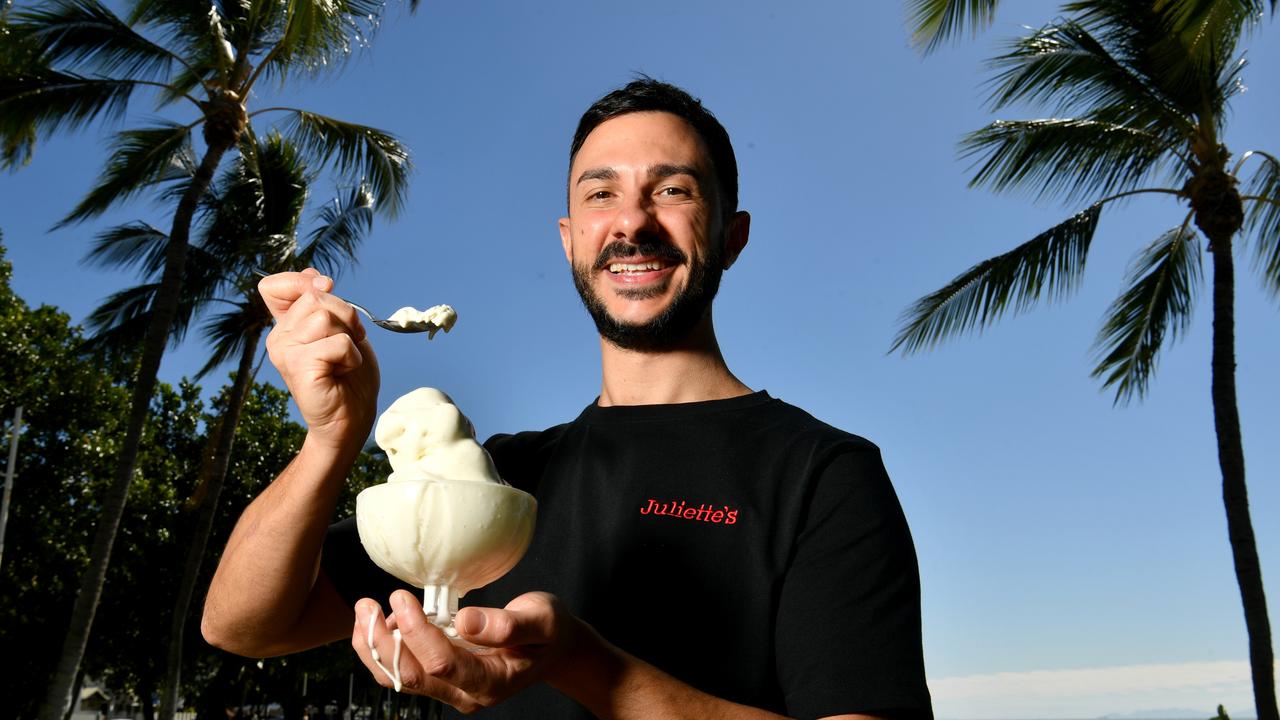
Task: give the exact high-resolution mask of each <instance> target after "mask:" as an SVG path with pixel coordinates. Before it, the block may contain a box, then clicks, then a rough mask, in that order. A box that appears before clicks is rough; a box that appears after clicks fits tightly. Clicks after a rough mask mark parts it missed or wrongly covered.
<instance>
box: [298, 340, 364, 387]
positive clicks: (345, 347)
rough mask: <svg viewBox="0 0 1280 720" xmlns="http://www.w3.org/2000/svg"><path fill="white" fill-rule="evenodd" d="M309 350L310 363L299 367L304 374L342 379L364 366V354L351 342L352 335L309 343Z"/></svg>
mask: <svg viewBox="0 0 1280 720" xmlns="http://www.w3.org/2000/svg"><path fill="white" fill-rule="evenodd" d="M307 349H308V351H309V353H308V360H309V362H308V363H304V366H303V367H299V371H300V372H302V373H304V374H305V373H307V372H311V373H315V374H316V375H319V376H324V375H332V376H334V377H341V376H343V375H346V374H347V373H349V372H351V371H353V370H355V369H357V368H359V367H360V366H361V365H363V364H364V353H362V352H360V348H359V347H358V346H357V345H356V344H355V343H354V342H352V341H351V336H350V335H330V336H329V337H326V338H321V339H319V340H316V341H315V342H312V343H309V344H308V347H307ZM305 365H309V367H306V366H305Z"/></svg>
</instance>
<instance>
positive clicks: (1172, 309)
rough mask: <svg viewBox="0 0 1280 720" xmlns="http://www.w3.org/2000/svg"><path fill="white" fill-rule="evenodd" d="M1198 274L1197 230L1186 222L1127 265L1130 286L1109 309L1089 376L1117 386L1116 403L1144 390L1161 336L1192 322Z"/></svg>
mask: <svg viewBox="0 0 1280 720" xmlns="http://www.w3.org/2000/svg"><path fill="white" fill-rule="evenodd" d="M1189 219H1190V218H1189V217H1188V220H1189ZM1200 279H1201V268H1200V253H1199V250H1198V245H1197V244H1196V233H1195V231H1193V230H1189V229H1188V228H1187V225H1186V224H1185V223H1184V224H1183V225H1182V226H1181V227H1176V228H1173V229H1172V230H1169V231H1168V232H1166V233H1164V234H1163V235H1161V236H1160V237H1158V238H1156V240H1155V242H1153V243H1151V244H1150V245H1149V246H1147V248H1146V249H1145V250H1143V251H1142V252H1141V253H1140V254H1139V256H1138V258H1137V259H1136V261H1135V262H1134V264H1133V265H1132V266H1131V267H1130V269H1129V273H1128V279H1127V283H1128V285H1129V289H1128V290H1126V291H1125V292H1124V294H1122V295H1121V296H1120V297H1119V298H1117V299H1116V301H1115V302H1114V303H1112V305H1111V307H1110V309H1108V311H1107V319H1106V321H1105V322H1104V323H1103V326H1102V330H1101V331H1100V332H1099V333H1098V338H1097V340H1096V342H1095V344H1094V347H1095V348H1096V349H1097V350H1098V354H1099V356H1100V359H1099V362H1098V366H1097V368H1095V369H1094V371H1093V377H1099V378H1104V380H1103V386H1104V387H1112V386H1114V387H1115V389H1116V398H1115V401H1116V403H1117V404H1119V403H1124V402H1128V401H1129V400H1132V399H1134V398H1141V397H1142V396H1143V395H1144V394H1145V393H1146V390H1147V383H1148V381H1149V380H1150V378H1151V376H1152V375H1153V374H1154V373H1155V369H1156V360H1157V357H1158V354H1159V352H1160V348H1161V346H1162V345H1163V344H1164V341H1165V336H1166V335H1168V337H1169V340H1170V341H1176V340H1177V338H1178V336H1179V334H1181V333H1184V332H1186V330H1187V329H1188V327H1189V326H1190V323H1191V310H1192V308H1193V306H1194V304H1195V296H1196V291H1197V289H1198V287H1199V285H1200Z"/></svg>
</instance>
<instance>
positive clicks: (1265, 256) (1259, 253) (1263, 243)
mask: <svg viewBox="0 0 1280 720" xmlns="http://www.w3.org/2000/svg"><path fill="white" fill-rule="evenodd" d="M1264 158H1265V159H1266V162H1264V163H1262V165H1261V166H1259V168H1258V170H1257V172H1255V173H1254V174H1253V177H1252V178H1250V179H1249V185H1248V189H1247V190H1246V191H1245V193H1244V194H1245V195H1249V196H1252V197H1255V198H1261V199H1258V200H1246V201H1245V202H1246V203H1247V207H1248V211H1247V214H1246V215H1245V229H1246V230H1247V231H1248V233H1249V234H1250V235H1252V236H1253V238H1254V239H1253V249H1254V260H1255V261H1256V263H1257V267H1258V270H1259V271H1260V272H1261V273H1262V278H1263V283H1264V284H1265V285H1266V287H1267V289H1268V290H1270V291H1271V292H1272V293H1273V294H1274V295H1275V296H1276V297H1277V298H1280V160H1277V159H1276V158H1275V157H1274V156H1271V155H1264ZM1268 200H1270V202H1267V201H1268Z"/></svg>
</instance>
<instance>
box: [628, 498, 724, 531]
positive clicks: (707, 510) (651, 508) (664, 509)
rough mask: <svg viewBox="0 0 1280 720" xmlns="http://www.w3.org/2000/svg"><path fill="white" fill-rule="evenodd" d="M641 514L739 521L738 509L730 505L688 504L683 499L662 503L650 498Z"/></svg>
mask: <svg viewBox="0 0 1280 720" xmlns="http://www.w3.org/2000/svg"><path fill="white" fill-rule="evenodd" d="M640 514H641V515H666V516H667V517H673V518H679V519H681V520H697V521H698V522H706V523H716V524H722V525H732V524H734V523H736V522H738V509H737V508H731V507H729V506H728V505H721V506H720V507H716V506H715V505H708V504H706V503H701V504H699V505H698V507H694V506H692V505H689V504H686V503H685V501H683V500H672V501H671V502H664V503H660V502H658V501H657V500H654V499H653V498H649V501H648V503H647V504H646V505H645V506H644V507H642V508H640Z"/></svg>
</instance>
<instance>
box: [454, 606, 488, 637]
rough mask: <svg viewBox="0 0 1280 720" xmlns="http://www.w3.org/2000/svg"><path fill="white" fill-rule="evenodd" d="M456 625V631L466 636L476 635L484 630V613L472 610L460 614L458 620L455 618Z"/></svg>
mask: <svg viewBox="0 0 1280 720" xmlns="http://www.w3.org/2000/svg"><path fill="white" fill-rule="evenodd" d="M455 620H456V621H457V623H458V629H459V630H461V631H462V632H464V633H466V634H467V635H477V634H479V633H480V632H481V631H483V630H484V626H485V624H486V618H485V616H484V613H482V612H480V611H479V610H472V611H470V612H467V613H464V614H462V616H461V617H460V618H455Z"/></svg>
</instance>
